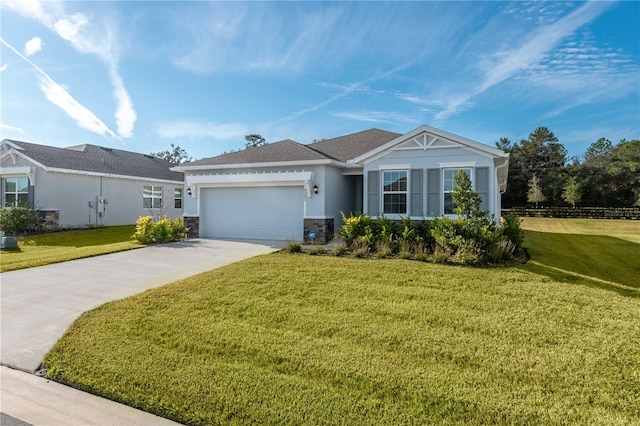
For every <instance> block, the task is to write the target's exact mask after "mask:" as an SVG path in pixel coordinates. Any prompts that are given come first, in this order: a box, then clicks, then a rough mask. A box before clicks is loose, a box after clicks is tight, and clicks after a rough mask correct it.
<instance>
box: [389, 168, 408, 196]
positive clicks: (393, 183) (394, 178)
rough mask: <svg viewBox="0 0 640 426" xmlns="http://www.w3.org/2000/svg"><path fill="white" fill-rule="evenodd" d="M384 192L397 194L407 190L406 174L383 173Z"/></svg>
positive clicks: (399, 172)
mask: <svg viewBox="0 0 640 426" xmlns="http://www.w3.org/2000/svg"><path fill="white" fill-rule="evenodd" d="M383 179H384V191H385V192H397V191H406V190H407V172H404V171H398V172H384V178H383Z"/></svg>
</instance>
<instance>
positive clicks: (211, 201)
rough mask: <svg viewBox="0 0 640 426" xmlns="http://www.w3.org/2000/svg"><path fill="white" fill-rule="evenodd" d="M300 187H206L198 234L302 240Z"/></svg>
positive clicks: (217, 236) (203, 235)
mask: <svg viewBox="0 0 640 426" xmlns="http://www.w3.org/2000/svg"><path fill="white" fill-rule="evenodd" d="M302 191H303V190H302V187H242V188H205V189H203V190H202V191H201V193H200V195H201V201H200V202H201V205H200V236H202V237H205V238H239V239H240V238H241V239H267V240H292V241H300V240H302V233H303V210H304V205H303V203H304V198H303V192H302Z"/></svg>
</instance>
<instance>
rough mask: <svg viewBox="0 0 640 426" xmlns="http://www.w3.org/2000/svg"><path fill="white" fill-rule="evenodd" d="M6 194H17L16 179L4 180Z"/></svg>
mask: <svg viewBox="0 0 640 426" xmlns="http://www.w3.org/2000/svg"><path fill="white" fill-rule="evenodd" d="M4 190H5V192H16V178H6V179H5V180H4Z"/></svg>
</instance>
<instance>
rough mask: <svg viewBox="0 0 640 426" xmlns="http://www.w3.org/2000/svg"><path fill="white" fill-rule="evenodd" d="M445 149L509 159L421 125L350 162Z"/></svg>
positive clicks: (494, 151)
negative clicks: (389, 153)
mask: <svg viewBox="0 0 640 426" xmlns="http://www.w3.org/2000/svg"><path fill="white" fill-rule="evenodd" d="M446 148H464V149H468V150H470V151H473V152H475V153H477V154H480V155H483V156H487V157H491V158H496V157H500V158H508V157H509V154H508V153H505V152H504V151H502V150H500V149H497V148H493V147H491V146H489V145H485V144H483V143H480V142H476V141H474V140H471V139H468V138H465V137H462V136H458V135H455V134H453V133H449V132H445V131H444V130H440V129H436V128H435V127H430V126H427V125H422V126H420V127H418V128H416V129H414V130H412V131H410V132H408V133H406V134H404V135H400V136H398V137H397V138H395V139H393V140H391V141H389V142H387V143H386V144H384V145H380V146H378V147H377V148H374V149H372V150H371V151H369V152H366V153H364V154H362V155H360V156H359V157H356V158H354V159H353V160H352V162H353V163H357V164H364V163H367V162H369V161H373V160H375V159H377V158H380V157H383V156H384V155H385V154H386V153H388V152H390V151H396V150H407V151H410V150H413V151H420V150H422V151H428V150H436V149H446Z"/></svg>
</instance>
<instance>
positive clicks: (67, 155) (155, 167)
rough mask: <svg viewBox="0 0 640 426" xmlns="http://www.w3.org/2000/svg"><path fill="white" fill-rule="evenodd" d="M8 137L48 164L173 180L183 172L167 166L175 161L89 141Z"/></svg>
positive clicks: (27, 154) (25, 153) (57, 167)
mask: <svg viewBox="0 0 640 426" xmlns="http://www.w3.org/2000/svg"><path fill="white" fill-rule="evenodd" d="M7 141H8V142H11V143H13V144H14V145H17V146H19V147H20V148H22V151H20V152H21V153H23V154H24V155H26V156H27V157H29V158H31V159H33V160H35V161H37V162H38V163H40V164H42V165H43V166H45V167H47V168H56V169H67V170H77V171H85V172H93V173H104V174H112V175H123V176H136V177H144V178H151V179H164V180H174V181H182V180H183V179H184V177H183V173H180V172H174V171H171V170H170V167H173V166H175V164H171V163H170V162H168V161H165V160H161V159H158V158H155V157H152V156H151V155H146V154H140V153H137V152H130V151H123V150H120V149H112V148H104V147H100V146H96V145H89V144H86V145H78V146H73V147H69V148H56V147H52V146H47V145H39V144H34V143H28V142H21V141H15V140H9V139H7Z"/></svg>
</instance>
